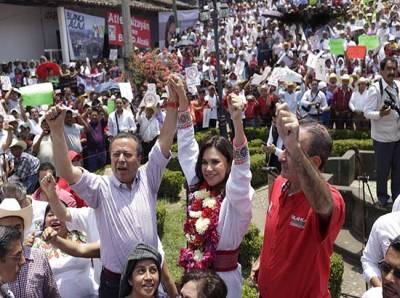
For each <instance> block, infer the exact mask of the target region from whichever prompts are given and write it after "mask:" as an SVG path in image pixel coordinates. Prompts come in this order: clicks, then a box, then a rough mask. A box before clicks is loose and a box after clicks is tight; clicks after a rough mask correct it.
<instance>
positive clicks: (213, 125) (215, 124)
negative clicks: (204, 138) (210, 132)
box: [209, 119, 217, 128]
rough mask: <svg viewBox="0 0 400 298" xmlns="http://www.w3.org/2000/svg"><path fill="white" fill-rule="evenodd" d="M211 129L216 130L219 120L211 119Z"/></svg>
mask: <svg viewBox="0 0 400 298" xmlns="http://www.w3.org/2000/svg"><path fill="white" fill-rule="evenodd" d="M209 126H210V128H216V127H217V119H210V124H209Z"/></svg>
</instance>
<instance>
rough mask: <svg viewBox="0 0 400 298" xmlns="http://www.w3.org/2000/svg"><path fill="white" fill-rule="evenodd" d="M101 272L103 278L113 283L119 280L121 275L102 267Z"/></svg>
mask: <svg viewBox="0 0 400 298" xmlns="http://www.w3.org/2000/svg"><path fill="white" fill-rule="evenodd" d="M102 272H103V274H104V276H105V277H106V278H107V279H109V280H113V281H120V280H121V274H119V273H115V272H112V271H110V270H108V269H107V268H106V267H103V269H102Z"/></svg>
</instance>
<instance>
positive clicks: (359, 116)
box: [349, 77, 369, 130]
mask: <svg viewBox="0 0 400 298" xmlns="http://www.w3.org/2000/svg"><path fill="white" fill-rule="evenodd" d="M367 94H368V87H367V79H366V78H364V77H361V78H360V79H359V80H358V81H357V90H355V91H354V92H353V93H352V94H351V97H350V101H349V108H350V110H351V111H352V112H353V113H354V114H353V120H354V122H355V124H356V127H357V129H361V130H365V129H368V124H369V121H368V120H366V119H365V118H364V106H365V101H366V98H367V96H368V95H367Z"/></svg>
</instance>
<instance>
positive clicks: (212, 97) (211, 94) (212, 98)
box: [204, 85, 218, 128]
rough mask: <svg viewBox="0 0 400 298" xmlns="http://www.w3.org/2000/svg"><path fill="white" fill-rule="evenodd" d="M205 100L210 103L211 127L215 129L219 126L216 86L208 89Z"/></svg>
mask: <svg viewBox="0 0 400 298" xmlns="http://www.w3.org/2000/svg"><path fill="white" fill-rule="evenodd" d="M204 99H205V100H206V102H207V103H208V107H209V108H210V110H211V111H210V124H209V126H210V127H213V128H215V127H216V126H217V119H218V113H217V107H218V97H217V93H216V92H215V86H214V85H211V86H210V87H208V95H206V96H205V98H204Z"/></svg>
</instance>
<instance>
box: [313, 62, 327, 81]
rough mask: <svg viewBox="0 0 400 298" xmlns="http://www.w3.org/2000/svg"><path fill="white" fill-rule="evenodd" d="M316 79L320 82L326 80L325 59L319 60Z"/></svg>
mask: <svg viewBox="0 0 400 298" xmlns="http://www.w3.org/2000/svg"><path fill="white" fill-rule="evenodd" d="M315 78H316V79H317V80H319V81H325V80H326V67H325V59H321V58H319V59H318V61H317V65H316V67H315Z"/></svg>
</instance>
